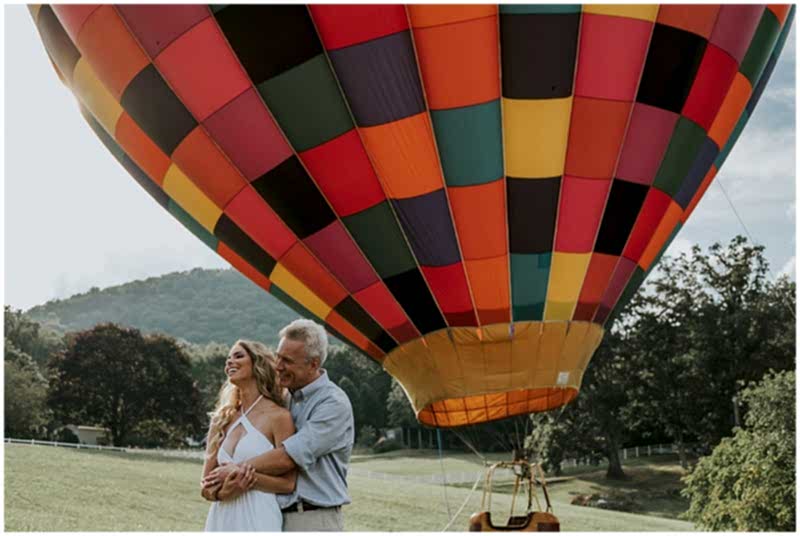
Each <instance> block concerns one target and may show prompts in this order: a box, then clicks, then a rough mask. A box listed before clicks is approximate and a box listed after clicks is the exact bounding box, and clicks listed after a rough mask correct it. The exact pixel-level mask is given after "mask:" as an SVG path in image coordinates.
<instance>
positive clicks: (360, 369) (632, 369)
mask: <svg viewBox="0 0 800 536" xmlns="http://www.w3.org/2000/svg"><path fill="white" fill-rule="evenodd" d="M195 275H196V274H195ZM795 292H796V288H795V283H794V282H793V281H790V280H789V279H788V278H786V277H778V278H771V277H770V276H769V269H768V265H767V262H766V260H765V258H764V255H763V248H761V247H757V246H754V245H752V244H749V243H748V242H747V241H746V240H745V239H744V238H742V237H736V238H734V239H733V240H732V241H730V242H729V243H728V244H726V245H720V244H715V245H713V246H711V247H710V248H709V249H708V250H707V251H703V250H701V249H700V248H697V247H695V248H693V249H692V250H691V251H690V252H688V253H683V254H680V255H677V256H672V257H664V258H663V259H662V260H661V262H660V264H659V268H658V270H657V271H655V272H654V273H653V274H650V277H649V278H648V279H647V282H646V283H645V285H644V286H643V287H642V289H640V291H639V292H638V293H637V294H636V295H635V296H634V297H633V299H632V301H631V303H630V304H628V306H627V307H626V308H625V309H624V311H622V312H621V313H620V314H619V315H618V316H617V317H616V318H615V320H614V323H613V325H611V326H607V333H606V336H605V339H604V341H603V343H602V344H601V346H600V347H599V348H598V351H597V352H596V354H595V356H594V357H593V358H592V360H591V362H590V364H589V366H588V368H587V371H586V373H585V376H584V378H583V382H582V387H581V392H580V395H579V396H578V397H577V399H576V400H575V401H574V402H572V403H571V404H569V405H568V406H566V407H565V408H563V409H560V410H556V411H552V412H548V413H544V414H537V415H533V416H531V417H524V418H523V419H524V420H525V423H524V424H525V428H526V429H532V432H531V433H530V434H529V436H528V437H527V440H526V441H527V445H528V447H529V448H530V449H531V450H532V452H533V453H534V455H535V457H536V459H538V460H539V461H541V462H542V463H543V464H544V465H545V466H546V468H548V469H549V470H550V471H551V472H553V473H558V472H559V471H560V469H561V466H562V464H563V462H564V460H566V459H569V458H589V459H593V460H595V461H598V462H599V461H600V460H602V459H606V460H607V461H608V469H607V476H608V477H609V478H625V476H626V475H625V472H624V468H623V466H622V463H621V460H620V459H619V455H618V452H619V450H620V449H621V448H623V447H633V446H637V445H646V444H652V443H663V442H674V443H675V444H677V445H678V450H679V456H680V461H681V463H682V465H684V467H686V468H687V469H692V468H693V466H694V464H695V463H697V459H698V457H700V460H701V461H700V462H699V463H697V466H696V467H697V468H696V469H695V470H694V472H692V475H693V476H692V477H691V479H688V480H687V488H686V493H687V494H689V496H691V497H693V501H692V504H693V507H692V509H690V515H691V516H693V517H692V519H693V520H695V521H696V522H697V523H699V524H700V526H704V527H717V528H727V529H728V530H743V527H744V528H748V527H750V528H751V529H752V527H753V526H756V527H758V526H765V525H764V524H763V523H764V521H763V518H764V515H763V513H762V514H758V515H754V516H750V517H748V515H747V514H742V512H747V511H748V510H747V508H746V507H745V506H743V505H742V504H741V501H740V503H735V504H737V506H736V508H733V509H730V508H727V507H726V508H727V509H726V508H714V509H712V510H713V511H714V512H717V511H725V512H728V514H726V515H727V516H728V517H724V516H723V518H724V519H722V518H720V517H719V516H716V517H715V516H714V515H712V514H710V513H709V510H708V508H705V509H704V508H701V507H699V506H695V505H701V504H714V503H713V501H709V500H706V499H708V496H709V495H708V494H714V495H713V496H714V497H717V498H719V497H722V496H723V495H724V494H721V490H720V489H719V488H715V487H714V481H716V480H719V479H722V480H721V481H724V482H726V483H727V484H726V485H725V486H726V487H725V489H727V490H740V492H737V493H739V495H741V494H742V493H745V491H747V490H749V489H750V488H747V485H748V482H749V481H748V480H747V478H745V476H743V475H742V471H744V469H743V468H746V467H750V466H749V465H748V463H749V462H748V460H749V461H750V462H752V463H756V462H757V463H758V464H760V465H758V467H759V468H760V469H759V470H760V471H761V472H762V473H763V474H765V475H769V479H770V483H771V485H772V486H773V487H772V488H771V489H770V491H769V493H770V494H771V495H770V497H774V496H775V493H776V491H775V490H776V489H777V490H782V491H780V493H782V494H783V495H781V497H786V496H788V495H787V494H788V493H789V491H787V490H789V489H790V488H791V490H790V491H791V494H792V497H793V496H794V495H793V493H794V492H793V489H794V468H795V465H794V452H795V441H794V428H793V422H794V411H795V410H794V408H795V400H794V387H793V386H794V374H793V371H794V368H795V324H796V320H795ZM287 321H288V320H287ZM279 327H280V326H278V327H276V329H275V333H277V330H278V329H279ZM5 333H6V339H5V374H6V421H5V422H6V429H5V433H6V436H7V437H8V436H19V437H35V438H50V439H52V438H57V437H58V436H59V435H60V434H61V435H64V434H65V432H64V430H63V426H64V424H67V423H70V422H71V423H76V424H78V423H80V424H99V425H102V426H105V427H107V428H109V429H110V430H111V432H112V433H111V435H112V441H113V442H114V443H115V444H121V445H128V444H130V445H140V446H172V447H174V446H181V445H184V444H185V439H186V438H188V437H193V438H195V439H198V438H201V437H202V434H203V433H204V431H205V426H206V425H207V413H208V412H209V411H211V409H212V407H213V403H214V400H215V398H216V395H217V392H218V389H219V387H220V385H222V382H223V381H224V372H223V367H224V361H225V357H226V356H227V352H228V346H227V345H228V344H229V342H232V341H224V342H225V344H220V343H216V342H205V341H204V340H200V342H201V343H203V344H197V343H196V341H195V342H193V343H189V342H186V341H184V340H178V339H175V338H173V337H171V336H167V335H163V334H147V333H142V332H141V331H139V330H138V329H134V328H128V327H124V326H120V325H116V324H101V325H97V326H95V327H92V328H90V329H84V330H82V331H74V332H69V333H67V334H61V333H60V332H58V331H55V330H53V329H51V327H50V326H49V324H43V325H40V324H39V323H38V322H35V321H34V320H32V319H31V318H30V317H29V316H27V315H26V314H23V313H22V312H20V311H14V310H12V309H10V308H9V307H6V309H5ZM267 342H272V343H273V344H274V341H267ZM326 368H327V369H328V372H329V374H330V377H331V379H332V380H333V381H335V382H336V383H337V384H338V385H339V386H341V387H342V389H344V391H345V392H346V393H347V394H348V396H349V397H350V399H351V401H352V403H353V408H354V415H355V421H356V428H357V430H356V433H357V441H358V443H359V444H360V445H363V446H371V445H374V444H375V442H376V440H377V439H378V437H379V435H380V431H381V430H383V429H385V428H387V427H403V428H404V429H405V431H406V432H407V433H406V437H408V436H411V437H416V434H415V433H414V432H415V431H416V429H418V428H419V425H418V424H417V422H416V420H415V418H414V414H413V412H412V410H411V407H410V405H409V403H408V401H407V399H406V397H405V394H404V392H403V390H402V388H401V387H400V385H399V384H398V383H397V382H396V381H394V380H392V379H391V378H390V377H389V376H388V375H387V374H386V373H385V372H383V371H382V369H381V367H380V366H379V365H378V364H377V363H375V362H374V361H372V360H371V359H369V358H367V357H364V356H363V355H361V354H359V353H357V352H355V351H353V350H352V349H349V348H345V347H340V346H334V347H332V350H331V356H330V357H329V359H328V361H327V362H326ZM765 400H766V401H769V403H767V402H764V401H765ZM764 408H766V409H764ZM787 416H789V417H791V418H789V417H787ZM790 421H791V422H790ZM790 425H791V430H789V427H790ZM508 430H509V429H508V424H504V423H489V424H486V425H482V426H481V427H480V428H479V430H477V432H475V433H473V434H471V436H470V437H471V439H473V440H474V442H473V443H472V444H470V445H469V448H476V449H478V450H480V451H484V452H486V451H492V450H494V451H501V450H505V449H506V446H507V444H508V443H507V441H506V442H504V441H503V438H504V436H505V435H507V434H508V433H509V432H508ZM442 438H443V440H444V445H443V447H444V448H463V449H465V450H466V449H467V448H468V447H467V446H465V445H464V444H463V443H462V440H463V439H464V437H463V435H459V434H455V433H452V432H447V431H446V432H444V433H443V434H442ZM734 454H735V455H734ZM743 456H744V458H742V457H743ZM748 456H749V457H748ZM753 460H755V462H753ZM726 464H727V465H726ZM737 467H739V469H737ZM737 479H739V480H737ZM731 482H735V483H738V484H737V485H733V484H731ZM789 482H790V483H791V486H789V487H787V483H789ZM741 490H745V491H741ZM761 491H763V490H761V489H759V490H758V493H760V492H761ZM748 493H751V495H752V496H753V497H760V495H759V494H758V493H756V492H755V491H752V492H750V491H748ZM739 495H737V497H735V498H736V499H737V500H740V499H741V497H740V496H739ZM700 498H703V500H701V499H700ZM753 500H755V499H752V500H751V502H752V501H753ZM767 502H769V501H767ZM772 502H775V501H774V500H773V501H772ZM778 502H779V503H781V504H783V503H784V502H785V501H778ZM726 504H727V505H730V504H734V503H732V502H731V501H728V502H726ZM748 504H750V503H748ZM760 504H761V508H762V509H763V502H762V503H760ZM793 504H794V500H793V499H792V507H791V512H792V513H791V515H790V514H787V513H786V512H783V513H780V514H775V513H774V512H773V514H774V515H773V514H770V515H772V517H771V518H770V519H772V520H773V521H774V520H776V519H781V520H782V521H780V522H778V521H775V523H772V524H767V525H766V526H767V527H768V528H772V529H773V530H781V529H777V528H775V527H784V526H787V525H786V523H788V521H786V520H787V519H789V520H790V521H791V523H794V514H793V512H794V510H793ZM751 506H752V505H751ZM753 508H755V507H753ZM733 512H738V513H739V514H742V515H743V516H744V519H745V521H742V520H741V519H740V517H742V516H739V517H736V516H734V515H733ZM759 516H761V517H760V518H759ZM751 517H752V518H754V519H755V518H757V519H761V521H759V522H761V523H762V524H761V525H747V522H748V521H747V520H751ZM720 519H722V520H720ZM726 523H727V524H726Z"/></svg>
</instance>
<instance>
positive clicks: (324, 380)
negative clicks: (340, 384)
mask: <svg viewBox="0 0 800 536" xmlns="http://www.w3.org/2000/svg"><path fill="white" fill-rule="evenodd" d="M329 383H330V380H329V379H328V372H327V371H326V370H325V369H320V375H319V378H317V379H316V380H314V381H313V382H311V383H309V384H308V385H306V386H305V387H303V388H302V389H298V390H297V391H295V392H294V393H292V400H294V401H295V402H301V401H303V400H305V399H307V398H308V397H310V396H311V395H313V394H314V393H316V392H317V391H319V390H320V389H322V388H323V387H325V386H326V385H328V384H329Z"/></svg>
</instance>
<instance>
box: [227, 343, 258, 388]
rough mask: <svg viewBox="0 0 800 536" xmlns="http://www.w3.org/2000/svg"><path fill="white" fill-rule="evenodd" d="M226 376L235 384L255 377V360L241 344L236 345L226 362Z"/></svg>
mask: <svg viewBox="0 0 800 536" xmlns="http://www.w3.org/2000/svg"><path fill="white" fill-rule="evenodd" d="M225 374H226V375H227V376H228V379H229V380H230V382H231V383H233V384H238V383H240V382H243V381H245V380H248V379H250V378H252V377H253V360H252V359H251V358H250V354H248V353H247V350H245V349H244V347H242V345H241V344H234V345H233V348H231V351H230V353H228V359H227V360H226V361H225Z"/></svg>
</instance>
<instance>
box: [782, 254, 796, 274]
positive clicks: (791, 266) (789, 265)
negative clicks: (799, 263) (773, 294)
mask: <svg viewBox="0 0 800 536" xmlns="http://www.w3.org/2000/svg"><path fill="white" fill-rule="evenodd" d="M796 270H797V268H796V266H795V256H794V255H792V256H791V257H790V258H789V260H788V261H786V263H785V264H784V265H783V267H782V268H781V269H780V271H779V272H778V275H784V274H786V275H788V276H789V278H790V279H795V272H796Z"/></svg>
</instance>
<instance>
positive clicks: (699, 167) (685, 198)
mask: <svg viewBox="0 0 800 536" xmlns="http://www.w3.org/2000/svg"><path fill="white" fill-rule="evenodd" d="M718 154H719V147H717V144H716V143H714V141H713V140H711V138H707V137H706V138H704V139H703V143H702V145H701V147H700V151H699V152H698V154H697V156H696V157H695V160H694V162H693V163H692V166H691V167H690V168H689V171H688V172H687V174H686V176H685V177H684V179H683V182H682V184H681V187H680V189H679V190H678V192H677V193H676V194H675V202H676V203H678V204H679V205H680V206H681V207H683V208H684V209H685V208H686V207H688V206H689V203H690V202H691V200H692V197H694V194H695V192H696V191H697V189H698V188H699V187H700V183H701V182H702V181H703V178H704V177H705V176H706V172H707V171H708V168H709V167H711V164H713V163H714V160H716V158H717V155H718Z"/></svg>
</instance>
